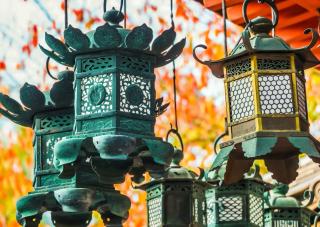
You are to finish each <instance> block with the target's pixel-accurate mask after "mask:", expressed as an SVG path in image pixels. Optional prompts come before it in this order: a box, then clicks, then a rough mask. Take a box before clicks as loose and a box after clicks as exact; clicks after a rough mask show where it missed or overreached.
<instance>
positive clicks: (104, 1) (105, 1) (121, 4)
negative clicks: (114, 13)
mask: <svg viewBox="0 0 320 227" xmlns="http://www.w3.org/2000/svg"><path fill="white" fill-rule="evenodd" d="M107 5H108V1H107V0H103V12H104V13H105V12H107ZM122 8H123V0H121V2H120V9H119V13H120V12H122ZM119 13H118V14H119Z"/></svg>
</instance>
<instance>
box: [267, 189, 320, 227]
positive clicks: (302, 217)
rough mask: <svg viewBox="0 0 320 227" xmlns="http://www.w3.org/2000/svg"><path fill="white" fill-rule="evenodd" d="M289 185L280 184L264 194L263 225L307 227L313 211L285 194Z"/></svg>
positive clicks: (313, 214)
mask: <svg viewBox="0 0 320 227" xmlns="http://www.w3.org/2000/svg"><path fill="white" fill-rule="evenodd" d="M288 189H289V187H288V186H287V185H283V184H280V185H278V186H277V187H275V188H274V189H272V190H271V191H269V192H266V194H265V201H266V208H265V214H264V219H265V226H267V227H277V226H284V227H287V226H288V227H289V226H293V227H295V226H297V227H300V226H301V227H309V226H312V224H313V218H314V216H315V213H314V212H313V211H311V210H309V209H307V208H306V207H305V206H303V205H302V204H301V203H300V202H299V201H298V200H297V199H295V198H293V197H289V196H286V194H287V192H288Z"/></svg>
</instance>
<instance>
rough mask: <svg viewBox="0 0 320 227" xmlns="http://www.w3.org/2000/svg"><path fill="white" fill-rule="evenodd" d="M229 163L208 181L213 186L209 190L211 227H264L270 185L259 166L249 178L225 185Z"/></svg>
mask: <svg viewBox="0 0 320 227" xmlns="http://www.w3.org/2000/svg"><path fill="white" fill-rule="evenodd" d="M225 171H226V170H225V164H224V165H223V166H222V168H220V169H219V170H216V171H212V172H210V173H209V175H208V176H207V181H208V182H209V183H210V184H211V185H213V187H211V188H208V189H207V190H206V205H207V208H206V210H207V223H208V225H207V226H208V227H227V226H229V227H231V226H232V227H233V226H234V227H235V226H239V227H240V226H243V227H247V226H249V227H263V226H265V222H264V197H263V196H264V193H265V192H266V191H267V190H269V189H270V185H268V184H266V183H264V182H263V181H262V178H261V176H260V175H259V167H258V166H256V167H255V170H254V172H253V173H252V174H249V175H246V177H245V179H243V180H241V181H239V182H237V183H235V184H230V185H222V182H223V180H224V179H223V178H224V176H225Z"/></svg>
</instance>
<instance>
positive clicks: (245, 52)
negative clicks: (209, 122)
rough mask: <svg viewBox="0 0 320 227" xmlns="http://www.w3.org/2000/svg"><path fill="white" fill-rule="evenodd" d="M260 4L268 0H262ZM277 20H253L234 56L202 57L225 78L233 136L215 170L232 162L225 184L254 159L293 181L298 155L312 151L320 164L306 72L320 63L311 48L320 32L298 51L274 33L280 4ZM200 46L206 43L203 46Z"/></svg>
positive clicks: (283, 179)
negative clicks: (207, 58) (310, 124)
mask: <svg viewBox="0 0 320 227" xmlns="http://www.w3.org/2000/svg"><path fill="white" fill-rule="evenodd" d="M259 2H260V3H261V2H262V1H259ZM263 2H264V3H267V4H268V5H270V6H271V7H272V9H273V15H274V21H273V22H271V21H270V20H269V19H267V18H264V17H257V18H255V19H253V20H251V21H249V19H248V17H247V14H246V11H247V6H248V3H249V0H246V1H244V4H243V15H244V19H245V21H246V23H247V26H246V28H245V29H244V31H243V33H242V42H239V43H238V44H237V45H236V46H235V48H234V49H233V50H232V51H231V53H230V55H229V56H228V57H226V58H224V59H222V60H219V61H202V60H200V59H199V58H198V57H197V56H196V54H195V53H194V56H195V58H196V59H197V60H198V61H199V62H201V63H202V64H205V65H207V66H209V67H210V68H211V70H212V73H213V74H214V76H216V77H217V78H224V83H225V93H226V106H227V123H228V126H227V127H228V135H229V136H230V137H231V140H229V141H227V142H224V143H222V144H221V151H220V153H219V154H218V156H217V158H216V159H215V161H214V163H213V165H212V168H211V169H215V168H219V166H221V164H222V163H223V162H224V161H226V160H228V161H227V170H226V174H227V177H226V178H225V183H234V182H237V181H239V180H240V179H241V178H242V177H243V174H244V173H245V172H247V171H248V170H249V168H250V166H252V163H253V161H254V159H264V160H265V164H266V166H267V167H268V170H269V171H270V172H272V173H273V177H274V178H275V179H276V180H278V181H280V182H283V183H290V182H291V181H293V180H294V179H295V178H296V176H297V173H296V169H297V168H298V160H299V158H298V156H299V154H300V153H301V152H305V153H306V154H308V155H309V156H310V157H311V158H312V159H313V160H314V161H316V162H319V158H320V154H319V149H320V144H319V142H318V141H316V140H315V138H314V137H312V136H311V135H310V133H309V123H308V111H307V102H306V91H305V76H304V70H305V69H307V68H310V67H313V66H316V65H317V64H319V60H318V59H316V57H315V56H314V55H313V54H312V52H311V51H310V49H311V48H312V47H313V46H314V45H315V44H316V42H317V39H318V33H317V32H315V31H313V30H312V29H307V30H306V31H305V33H309V32H312V41H311V43H310V44H309V45H308V46H306V47H304V48H301V49H292V48H290V47H289V45H288V44H287V43H285V42H284V41H283V40H282V39H281V38H279V37H272V36H270V35H269V33H270V32H271V30H272V29H273V28H275V27H276V25H277V23H278V10H277V8H276V6H275V3H274V2H273V1H271V0H265V1H263ZM198 47H204V48H206V47H205V46H203V45H200V46H198Z"/></svg>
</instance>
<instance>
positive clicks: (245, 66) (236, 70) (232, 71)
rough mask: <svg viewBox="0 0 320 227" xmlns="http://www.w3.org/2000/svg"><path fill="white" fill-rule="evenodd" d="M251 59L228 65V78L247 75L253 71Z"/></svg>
mask: <svg viewBox="0 0 320 227" xmlns="http://www.w3.org/2000/svg"><path fill="white" fill-rule="evenodd" d="M251 70H252V68H251V59H250V58H247V59H242V60H240V61H238V62H235V63H232V64H230V65H227V67H226V73H227V76H228V77H232V76H237V75H240V74H242V73H246V72H249V71H251Z"/></svg>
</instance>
